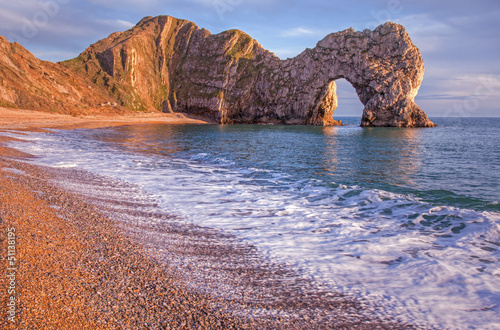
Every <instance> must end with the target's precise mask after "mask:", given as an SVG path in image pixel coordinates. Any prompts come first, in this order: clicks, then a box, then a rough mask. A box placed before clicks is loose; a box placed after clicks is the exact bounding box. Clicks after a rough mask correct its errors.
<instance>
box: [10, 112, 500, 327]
mask: <svg viewBox="0 0 500 330" xmlns="http://www.w3.org/2000/svg"><path fill="white" fill-rule="evenodd" d="M431 120H433V121H434V122H435V123H436V124H437V125H439V126H438V127H434V128H361V127H359V121H360V119H359V117H346V118H342V121H343V122H344V124H345V125H344V126H339V127H311V126H279V125H156V124H155V125H134V126H123V127H113V128H101V129H76V130H71V131H67V130H52V132H50V133H47V132H41V133H40V132H38V133H28V135H27V136H23V137H22V138H23V139H24V140H28V141H29V143H22V142H13V143H12V145H13V146H14V147H16V148H17V149H20V150H22V151H25V152H29V153H31V154H33V155H35V156H37V158H35V159H33V160H31V162H33V163H35V164H40V165H45V166H51V167H57V168H78V169H81V170H86V171H90V172H92V173H95V174H99V175H102V176H105V177H109V178H112V179H114V180H122V181H125V182H127V183H129V184H133V185H136V186H138V187H140V188H141V189H140V190H138V191H142V192H144V193H147V194H149V196H153V197H154V198H155V200H156V201H157V202H158V204H159V205H160V206H161V208H163V209H164V210H165V211H166V212H170V213H173V214H175V215H177V216H178V217H179V218H180V219H182V221H184V222H186V223H190V224H196V225H198V226H203V227H208V228H213V229H216V230H219V231H221V232H224V233H226V234H229V235H234V236H235V237H237V238H238V239H241V240H242V241H244V242H248V243H249V244H251V245H252V246H255V247H256V248H257V250H258V251H259V254H260V255H261V257H262V258H263V259H268V260H272V261H273V262H281V263H284V264H287V265H289V266H290V267H292V268H293V269H295V270H296V271H297V272H298V273H300V274H301V276H304V277H306V278H308V279H310V280H311V281H314V282H316V283H318V284H321V285H322V287H325V286H326V287H328V288H330V289H331V290H332V291H336V292H342V293H345V294H346V295H350V296H353V297H360V298H362V299H365V300H367V301H371V302H373V303H374V304H376V305H377V306H379V307H378V308H377V311H378V313H381V314H384V315H386V316H391V317H394V318H395V319H398V320H402V321H404V322H410V323H412V324H415V325H416V326H419V327H423V328H432V329H500V205H499V201H500V118H431ZM15 133H16V132H14V131H12V132H10V133H4V134H11V135H16V134H15ZM25 134H26V133H25Z"/></svg>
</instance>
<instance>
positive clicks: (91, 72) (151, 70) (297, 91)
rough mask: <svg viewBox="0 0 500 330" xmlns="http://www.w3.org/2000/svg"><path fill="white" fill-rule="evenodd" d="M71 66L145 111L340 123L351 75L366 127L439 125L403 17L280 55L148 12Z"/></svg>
mask: <svg viewBox="0 0 500 330" xmlns="http://www.w3.org/2000/svg"><path fill="white" fill-rule="evenodd" d="M63 64H64V65H65V66H67V67H69V68H72V69H73V70H76V71H78V72H84V73H85V74H86V76H89V77H91V79H92V80H93V81H94V82H95V83H96V84H97V85H99V86H102V87H104V88H106V89H107V90H108V92H109V93H110V95H112V96H113V97H114V98H115V99H117V100H118V102H119V103H120V104H122V105H124V106H126V107H129V108H132V109H135V110H151V109H156V110H158V111H164V112H184V113H188V114H192V115H200V116H204V117H208V118H212V119H213V120H216V121H218V122H222V123H283V124H306V125H335V124H339V122H337V121H335V120H333V118H332V116H333V112H334V110H335V109H336V107H337V96H336V85H335V80H337V79H340V78H345V79H346V80H347V81H349V82H350V83H351V84H352V86H354V88H355V89H356V92H357V94H358V96H359V99H360V100H361V102H362V103H363V104H364V105H365V109H364V111H363V117H362V120H361V125H362V126H403V127H415V126H434V124H433V123H432V122H431V121H430V120H429V119H428V118H427V116H426V115H425V113H424V112H423V111H422V110H421V109H420V108H419V107H418V106H417V105H416V104H415V102H414V98H415V96H416V94H417V92H418V89H419V87H420V83H421V81H422V77H423V74H424V63H423V61H422V58H421V56H420V51H419V50H418V48H417V47H415V46H414V45H413V43H412V42H411V40H410V38H409V36H408V34H407V32H406V30H405V29H404V27H402V26H401V25H397V24H393V23H386V24H384V25H381V26H379V27H378V28H377V29H375V30H374V31H370V30H365V31H363V32H355V31H354V30H352V29H349V30H346V31H343V32H339V33H334V34H330V35H328V36H327V37H325V38H324V39H323V40H321V41H320V42H318V44H317V46H316V47H315V48H313V49H307V50H305V51H304V52H303V53H302V54H300V55H298V56H297V57H295V58H292V59H287V60H280V59H279V58H277V57H276V56H275V55H274V54H273V53H271V52H269V51H267V50H265V49H264V48H262V46H261V45H260V44H259V43H258V42H257V41H255V40H254V39H252V38H251V37H250V36H248V35H247V34H245V33H244V32H241V31H238V30H230V31H226V32H222V33H220V34H217V35H213V34H211V33H210V32H209V31H207V30H205V29H200V28H198V27H197V26H196V25H195V24H194V23H192V22H189V21H185V20H179V19H175V18H173V17H169V16H159V17H156V18H152V17H146V18H144V19H143V20H141V22H139V23H138V24H137V25H136V26H135V27H134V28H132V29H130V30H128V31H126V32H123V33H120V32H117V33H114V34H112V35H110V36H109V37H108V38H106V39H104V40H101V41H99V42H97V43H96V44H93V45H91V46H90V47H89V48H88V49H87V50H86V51H85V52H83V53H82V54H81V55H80V56H79V57H78V58H76V59H74V60H71V61H67V62H64V63H63Z"/></svg>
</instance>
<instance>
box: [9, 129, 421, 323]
mask: <svg viewBox="0 0 500 330" xmlns="http://www.w3.org/2000/svg"><path fill="white" fill-rule="evenodd" d="M32 123H33V122H30V123H27V124H24V123H22V124H19V125H25V126H23V127H19V126H16V128H23V129H27V128H29V127H31V128H33V127H35V128H43V127H54V126H48V125H43V122H41V121H40V122H38V123H37V124H36V125H35V126H30V125H31V124H32ZM53 123H54V121H52V120H51V121H50V125H52V124H53ZM59 123H60V122H59ZM59 123H58V124H57V125H59ZM3 127H4V128H8V127H9V128H13V127H12V126H3ZM58 127H61V126H58ZM72 127H74V126H73V123H72V124H70V126H69V127H68V128H72ZM12 139H13V138H11V137H3V138H1V139H0V218H1V221H0V238H1V251H2V265H0V276H1V278H2V279H4V281H3V282H2V284H1V285H2V288H0V292H1V293H2V294H1V296H0V300H1V301H0V306H2V311H1V313H0V327H1V328H5V329H330V328H336V329H353V328H355V329H396V328H412V327H411V326H408V325H403V324H399V323H396V322H393V321H391V320H382V319H380V318H378V317H374V316H373V312H375V311H376V307H374V306H370V304H368V303H366V302H363V301H359V300H356V299H353V298H349V297H345V296H343V295H341V294H338V293H333V292H330V291H329V290H322V289H320V288H318V287H317V286H316V285H315V284H314V283H311V282H310V281H308V280H306V279H304V278H301V277H300V274H298V273H297V272H295V271H294V270H293V269H291V268H290V267H287V266H286V265H279V264H272V263H269V262H264V261H263V260H262V258H260V256H259V254H258V251H257V250H256V249H255V248H254V247H252V246H249V245H247V244H245V243H244V242H241V241H239V240H238V239H237V238H235V237H230V236H227V235H223V234H222V233H220V232H218V231H216V230H213V229H209V228H201V227H197V226H190V225H187V224H183V223H182V221H179V219H177V218H176V216H175V215H172V214H168V213H166V212H165V211H164V210H163V209H160V208H159V207H158V206H157V205H156V204H155V201H154V200H148V199H146V200H144V199H140V198H136V197H135V196H134V193H133V190H134V189H135V188H134V187H132V186H130V185H129V184H127V183H124V182H115V181H112V180H108V179H107V178H103V177H99V176H96V175H93V174H91V173H88V172H85V171H80V170H69V169H53V168H47V167H40V166H34V165H31V164H29V163H28V162H27V161H29V159H30V157H31V156H30V155H27V154H24V153H22V152H19V151H17V150H14V149H12V148H8V147H5V146H2V144H5V143H6V142H8V141H9V140H12ZM19 139H22V135H19ZM9 232H11V233H14V234H15V239H14V238H13V236H12V235H11V237H9ZM9 246H15V249H11V250H9ZM9 252H11V256H12V257H14V258H15V259H11V260H10V261H13V262H14V263H13V264H9V260H8V256H9ZM12 252H13V253H12ZM9 275H10V276H11V277H10V278H8V277H7V276H9ZM12 275H13V276H12ZM5 279H7V280H5ZM12 284H13V285H14V289H12ZM9 288H10V290H11V292H9ZM12 290H14V291H15V292H12ZM11 297H14V299H15V307H14V309H13V310H14V311H15V316H14V321H10V320H9V318H8V317H9V314H8V311H9V306H8V302H9V301H10V299H12V298H11ZM11 311H12V310H11Z"/></svg>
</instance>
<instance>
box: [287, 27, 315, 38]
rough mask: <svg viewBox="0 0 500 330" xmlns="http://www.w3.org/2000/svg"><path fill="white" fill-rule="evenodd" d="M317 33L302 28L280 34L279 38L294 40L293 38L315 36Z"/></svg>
mask: <svg viewBox="0 0 500 330" xmlns="http://www.w3.org/2000/svg"><path fill="white" fill-rule="evenodd" d="M317 34H318V32H317V31H314V30H312V29H307V28H303V27H296V28H291V29H288V30H285V31H282V32H281V33H280V36H281V37H285V38H294V37H302V36H314V35H317Z"/></svg>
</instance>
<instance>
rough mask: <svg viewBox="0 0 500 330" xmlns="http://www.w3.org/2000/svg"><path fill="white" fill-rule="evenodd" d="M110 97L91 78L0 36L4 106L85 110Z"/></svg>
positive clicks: (0, 98) (0, 94) (0, 102)
mask: <svg viewBox="0 0 500 330" xmlns="http://www.w3.org/2000/svg"><path fill="white" fill-rule="evenodd" d="M110 100H112V98H110V97H109V96H108V95H107V92H106V91H105V90H101V89H100V88H98V87H97V86H95V85H94V83H92V81H90V80H89V79H85V78H84V77H81V76H79V75H78V74H75V73H74V72H73V71H71V70H69V69H68V68H66V67H64V66H62V65H60V64H56V63H51V62H46V61H41V60H39V59H37V58H35V57H34V56H33V55H32V54H31V53H30V52H28V51H27V50H26V49H24V48H23V47H22V46H21V45H19V44H17V43H10V42H9V41H7V40H6V39H5V38H4V37H1V36H0V106H2V107H9V108H22V109H33V110H44V111H53V112H59V113H69V114H82V113H86V112H88V111H91V109H92V108H96V107H98V108H101V107H100V106H99V104H101V103H104V102H108V101H110Z"/></svg>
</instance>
